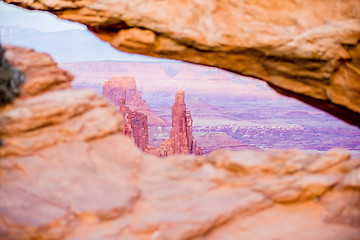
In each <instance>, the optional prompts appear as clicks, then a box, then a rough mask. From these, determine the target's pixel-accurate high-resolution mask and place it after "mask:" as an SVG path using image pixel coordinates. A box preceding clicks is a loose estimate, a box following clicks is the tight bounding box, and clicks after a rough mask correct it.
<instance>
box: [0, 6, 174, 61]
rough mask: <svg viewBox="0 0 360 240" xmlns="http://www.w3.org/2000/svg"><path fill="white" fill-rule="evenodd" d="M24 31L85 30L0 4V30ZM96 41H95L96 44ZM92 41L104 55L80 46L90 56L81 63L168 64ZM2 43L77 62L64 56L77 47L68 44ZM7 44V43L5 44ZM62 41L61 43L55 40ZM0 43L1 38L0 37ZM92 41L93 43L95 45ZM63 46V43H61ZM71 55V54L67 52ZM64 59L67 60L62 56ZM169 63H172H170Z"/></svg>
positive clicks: (71, 23) (74, 57)
mask: <svg viewBox="0 0 360 240" xmlns="http://www.w3.org/2000/svg"><path fill="white" fill-rule="evenodd" d="M1 26H3V27H23V28H34V29H36V30H39V31H42V32H59V31H65V30H74V29H83V30H86V29H87V28H86V27H85V26H84V25H82V24H80V23H74V22H70V21H67V20H63V19H59V18H57V17H56V16H55V15H53V14H51V13H48V12H44V11H34V10H27V9H23V8H21V7H17V6H14V5H10V4H6V3H3V2H0V27H1ZM88 34H89V38H93V37H94V35H93V34H92V33H90V32H89V33H88ZM96 39H97V40H96ZM96 39H95V40H93V43H94V45H93V46H92V47H91V48H98V49H100V50H99V51H102V53H103V54H97V53H91V52H93V50H94V49H89V48H88V49H86V46H83V48H82V49H83V52H85V53H86V52H89V54H88V58H87V59H84V58H83V60H87V61H95V60H120V61H140V62H141V61H169V60H164V59H160V58H153V57H147V56H143V55H138V54H128V53H123V52H120V51H117V50H115V49H114V48H112V47H111V46H110V44H109V43H107V42H103V41H101V40H99V39H98V38H97V37H96ZM2 40H4V43H8V44H14V45H18V46H23V47H30V48H34V49H35V50H37V51H41V52H47V53H49V54H50V55H51V56H52V57H53V58H55V59H56V60H57V61H64V60H65V61H68V60H69V59H73V60H74V61H75V60H77V61H79V60H78V58H76V57H77V56H76V55H74V54H75V53H73V54H72V53H71V52H70V53H67V52H66V50H67V49H72V48H74V47H75V46H76V45H75V44H73V46H70V44H69V43H66V44H63V45H62V46H61V45H56V44H55V43H52V42H49V43H46V44H45V45H43V46H39V44H38V43H36V42H35V43H34V41H33V42H31V41H30V39H26V37H24V38H23V40H22V41H21V42H19V41H17V42H16V41H15V42H12V39H11V38H10V39H2ZM6 40H7V42H5V41H6ZM58 40H60V41H61V39H58ZM0 41H1V35H0ZM94 41H95V42H94ZM64 43H65V41H64ZM40 45H41V44H40ZM61 47H63V48H67V49H64V51H63V54H61V55H59V54H57V53H58V52H59V51H56V50H61V49H59V48H61ZM69 51H70V50H69ZM64 55H66V56H64ZM170 61H171V60H170Z"/></svg>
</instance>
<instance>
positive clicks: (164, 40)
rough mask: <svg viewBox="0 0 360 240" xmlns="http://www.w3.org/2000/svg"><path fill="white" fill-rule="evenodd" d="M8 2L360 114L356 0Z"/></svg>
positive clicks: (139, 49)
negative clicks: (44, 11)
mask: <svg viewBox="0 0 360 240" xmlns="http://www.w3.org/2000/svg"><path fill="white" fill-rule="evenodd" d="M5 2H8V3H13V4H17V5H20V6H22V7H25V8H29V9H40V10H46V11H49V12H53V13H55V14H56V15H58V16H59V17H60V18H64V19H68V20H71V21H77V22H80V23H83V24H86V25H87V26H88V27H89V29H90V30H91V31H93V32H94V33H96V34H97V35H98V36H99V37H100V38H102V39H103V40H105V41H108V42H110V43H111V44H112V45H113V46H114V47H115V48H117V49H119V50H121V51H126V52H131V53H140V54H145V55H150V56H158V57H166V58H173V59H180V60H185V61H189V62H195V63H201V64H206V65H212V66H217V67H220V68H223V69H228V70H231V71H234V72H237V73H239V74H242V75H247V76H254V77H257V78H260V79H264V80H266V81H268V82H269V83H272V84H274V85H276V86H279V87H281V88H283V89H287V90H290V91H292V92H296V93H300V94H304V95H307V96H310V97H313V98H316V99H322V100H327V101H330V102H332V103H334V104H337V105H341V106H345V107H346V108H348V109H351V110H352V111H354V112H360V103H359V99H360V83H359V79H360V70H359V69H360V61H359V59H360V46H359V39H360V14H359V13H360V4H359V2H358V0H347V1H343V0H334V1H331V3H329V1H327V0H320V1H313V0H304V1H293V0H286V1H282V2H281V3H280V2H279V1H277V0H247V1H220V0H211V1H208V0H202V1H182V0H176V1H160V2H159V1H155V0H153V1H146V2H144V1H135V2H134V1H127V0H116V1H102V0H95V1H67V0H56V1H51V2H50V1H47V0H39V1H25V0H5ZM184 13H187V14H184Z"/></svg>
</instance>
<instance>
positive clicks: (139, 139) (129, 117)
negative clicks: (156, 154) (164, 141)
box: [119, 99, 152, 151]
mask: <svg viewBox="0 0 360 240" xmlns="http://www.w3.org/2000/svg"><path fill="white" fill-rule="evenodd" d="M119 110H120V112H121V113H122V114H123V116H124V118H125V119H126V123H125V135H126V136H128V137H130V138H131V139H132V140H133V141H134V142H135V144H136V145H137V146H138V147H139V148H140V149H141V150H143V151H146V150H148V149H150V148H152V147H151V146H150V145H149V128H148V117H147V116H146V115H145V114H142V113H140V112H136V111H131V110H130V108H129V107H127V106H126V100H125V99H120V107H119Z"/></svg>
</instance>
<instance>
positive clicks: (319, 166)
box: [307, 148, 350, 172]
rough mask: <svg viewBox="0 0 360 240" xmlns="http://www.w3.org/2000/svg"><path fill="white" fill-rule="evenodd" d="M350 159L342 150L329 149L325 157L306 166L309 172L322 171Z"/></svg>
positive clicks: (348, 154) (346, 152) (347, 153)
mask: <svg viewBox="0 0 360 240" xmlns="http://www.w3.org/2000/svg"><path fill="white" fill-rule="evenodd" d="M348 159H350V153H349V152H348V151H346V150H343V149H335V148H334V149H331V150H329V151H328V152H327V153H326V154H325V155H323V156H321V157H320V158H319V159H317V160H316V161H314V162H313V163H311V164H310V165H309V166H307V170H308V171H310V172H319V171H323V170H325V169H327V168H329V167H331V166H333V165H335V164H337V163H339V162H342V161H345V160H348Z"/></svg>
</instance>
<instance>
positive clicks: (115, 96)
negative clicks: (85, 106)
mask: <svg viewBox="0 0 360 240" xmlns="http://www.w3.org/2000/svg"><path fill="white" fill-rule="evenodd" d="M102 94H103V96H105V97H106V98H107V99H109V101H111V102H112V103H114V104H115V105H116V106H120V100H121V99H125V101H126V105H127V106H128V107H129V108H130V109H131V110H132V111H134V112H139V113H142V114H144V115H146V116H147V117H148V119H149V125H167V122H166V120H164V119H162V118H160V117H159V116H157V115H156V114H155V113H154V112H153V111H151V110H150V108H149V106H148V105H147V103H146V101H145V100H144V99H142V97H141V93H140V92H139V91H138V90H137V88H136V82H135V78H134V77H127V76H116V77H112V78H110V79H109V80H107V81H105V82H104V85H103V93H102Z"/></svg>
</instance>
